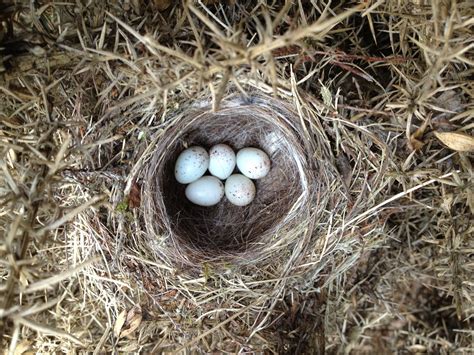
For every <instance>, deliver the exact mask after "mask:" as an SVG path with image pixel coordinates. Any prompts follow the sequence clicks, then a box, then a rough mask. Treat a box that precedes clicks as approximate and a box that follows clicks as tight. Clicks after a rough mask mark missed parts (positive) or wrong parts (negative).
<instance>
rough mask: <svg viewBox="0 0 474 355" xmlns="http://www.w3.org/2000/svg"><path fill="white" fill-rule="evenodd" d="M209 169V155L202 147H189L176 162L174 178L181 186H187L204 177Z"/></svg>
mask: <svg viewBox="0 0 474 355" xmlns="http://www.w3.org/2000/svg"><path fill="white" fill-rule="evenodd" d="M208 167H209V154H207V152H206V150H205V149H204V148H203V147H197V146H194V147H189V148H188V149H185V150H184V151H183V152H182V153H181V154H180V155H179V156H178V159H177V160H176V165H175V167H174V176H175V177H176V180H177V181H178V182H179V183H181V184H189V183H191V182H193V181H196V180H197V179H199V178H200V177H201V176H203V175H204V173H205V172H206V170H207V168H208Z"/></svg>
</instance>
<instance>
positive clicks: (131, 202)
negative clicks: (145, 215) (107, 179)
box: [128, 182, 141, 208]
mask: <svg viewBox="0 0 474 355" xmlns="http://www.w3.org/2000/svg"><path fill="white" fill-rule="evenodd" d="M140 201H141V198H140V185H138V184H137V183H136V182H134V183H133V184H132V187H131V189H130V194H129V195H128V207H130V208H137V207H140Z"/></svg>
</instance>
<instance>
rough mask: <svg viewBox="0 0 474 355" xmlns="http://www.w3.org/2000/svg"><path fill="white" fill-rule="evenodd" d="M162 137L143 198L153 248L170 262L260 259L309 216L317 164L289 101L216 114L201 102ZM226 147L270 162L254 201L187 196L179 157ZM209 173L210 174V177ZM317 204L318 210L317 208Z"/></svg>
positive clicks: (237, 105) (233, 100)
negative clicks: (208, 202) (190, 150)
mask: <svg viewBox="0 0 474 355" xmlns="http://www.w3.org/2000/svg"><path fill="white" fill-rule="evenodd" d="M169 122H170V123H169V124H168V126H167V128H166V129H165V130H164V131H163V132H162V133H161V134H160V137H158V138H157V145H156V146H155V148H154V152H153V153H152V158H151V160H150V161H149V162H148V164H147V167H146V173H145V181H144V189H143V197H142V201H143V203H144V215H145V223H146V226H147V232H148V235H149V236H150V237H152V238H153V239H154V243H151V247H152V248H154V249H155V251H156V252H158V253H160V254H166V255H165V257H166V258H167V259H170V258H171V259H177V260H178V261H179V262H180V263H184V264H191V265H195V264H196V263H198V264H200V263H202V262H208V261H211V260H212V261H218V260H219V261H225V262H234V263H239V262H246V263H248V262H254V261H255V262H256V261H258V260H261V259H262V258H265V257H266V256H269V255H270V254H271V251H272V250H273V252H275V249H274V248H272V245H274V244H284V242H283V241H284V240H285V236H288V235H291V234H292V233H291V229H292V228H300V227H301V220H302V219H305V218H308V212H309V211H310V209H311V201H312V196H313V193H314V191H313V190H314V187H315V184H314V181H315V175H314V173H315V171H316V167H315V166H314V165H315V163H316V162H315V161H313V160H312V159H311V160H308V156H311V154H309V153H311V152H310V151H309V150H312V147H311V146H310V145H308V141H310V140H307V139H304V136H305V134H304V132H305V129H304V127H303V126H301V122H302V120H301V119H300V117H298V115H296V114H295V113H294V112H293V111H291V109H290V107H288V104H287V103H286V102H283V101H280V100H278V99H273V98H271V97H270V96H265V95H253V96H250V97H247V98H242V97H238V96H234V97H229V98H227V99H225V100H223V102H222V103H221V105H220V107H219V109H218V110H217V111H212V109H211V104H210V102H200V103H198V104H195V105H194V106H192V107H191V108H189V109H187V110H184V111H181V112H179V113H177V114H176V115H175V116H174V117H173V118H171V119H170V121H169ZM218 143H225V144H227V145H229V146H231V147H232V148H233V149H234V151H236V152H237V151H238V150H239V149H241V148H244V147H257V148H260V149H262V150H264V151H265V152H266V153H267V154H268V155H269V157H270V160H271V170H270V172H269V174H268V175H267V176H265V177H264V178H262V179H259V180H254V183H255V185H256V189H257V194H256V197H255V200H254V201H253V202H252V203H251V204H249V205H247V206H245V207H239V206H235V205H232V204H231V203H230V202H229V201H227V199H226V198H225V197H224V198H223V199H222V200H221V202H220V203H219V204H217V205H216V206H212V207H201V206H197V205H195V204H192V203H191V202H190V201H188V200H187V199H186V197H185V188H186V185H182V184H180V183H178V182H177V181H176V179H175V177H174V166H175V162H176V159H177V157H178V155H179V154H180V153H181V152H182V151H183V150H184V149H186V148H187V147H190V146H193V145H199V146H202V147H204V148H206V149H209V148H210V147H211V146H213V145H215V144H218ZM207 174H208V173H207ZM313 207H314V206H313Z"/></svg>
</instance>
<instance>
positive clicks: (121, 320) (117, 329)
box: [114, 310, 127, 338]
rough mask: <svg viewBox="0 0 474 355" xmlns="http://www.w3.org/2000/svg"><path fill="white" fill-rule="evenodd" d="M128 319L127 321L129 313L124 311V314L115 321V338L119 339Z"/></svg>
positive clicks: (121, 313)
mask: <svg viewBox="0 0 474 355" xmlns="http://www.w3.org/2000/svg"><path fill="white" fill-rule="evenodd" d="M126 319H127V311H126V310H123V311H122V312H120V314H119V315H118V317H117V320H116V321H115V325H114V336H115V337H116V338H118V336H119V335H120V332H121V330H122V328H123V325H124V324H125V321H126Z"/></svg>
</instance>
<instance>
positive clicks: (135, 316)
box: [119, 306, 142, 338]
mask: <svg viewBox="0 0 474 355" xmlns="http://www.w3.org/2000/svg"><path fill="white" fill-rule="evenodd" d="M141 322H142V309H141V308H140V306H136V307H133V308H132V309H131V310H129V311H128V314H127V319H126V320H125V325H124V327H123V329H122V331H121V332H120V335H119V338H123V337H126V336H128V335H130V334H132V333H133V332H134V331H135V330H136V329H137V328H138V326H139V325H140V324H141Z"/></svg>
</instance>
